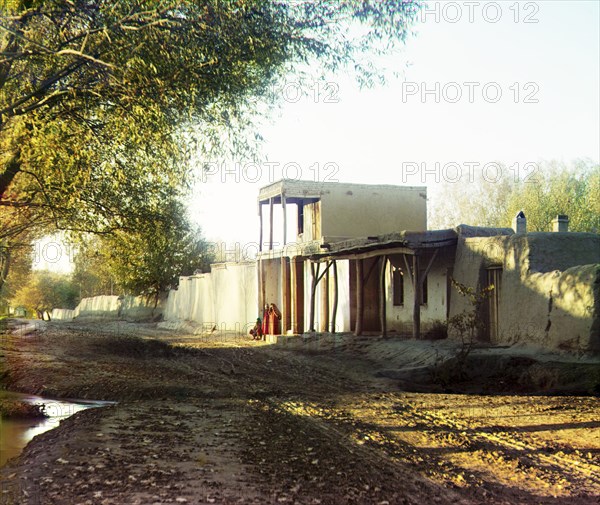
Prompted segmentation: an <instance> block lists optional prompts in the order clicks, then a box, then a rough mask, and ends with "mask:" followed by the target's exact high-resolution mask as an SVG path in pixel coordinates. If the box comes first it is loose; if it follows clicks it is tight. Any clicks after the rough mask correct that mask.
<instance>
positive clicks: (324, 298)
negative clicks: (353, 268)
mask: <svg viewBox="0 0 600 505" xmlns="http://www.w3.org/2000/svg"><path fill="white" fill-rule="evenodd" d="M329 265H331V263H329ZM329 265H328V266H327V269H326V270H325V279H324V283H321V317H322V320H321V331H324V332H325V331H328V330H329Z"/></svg>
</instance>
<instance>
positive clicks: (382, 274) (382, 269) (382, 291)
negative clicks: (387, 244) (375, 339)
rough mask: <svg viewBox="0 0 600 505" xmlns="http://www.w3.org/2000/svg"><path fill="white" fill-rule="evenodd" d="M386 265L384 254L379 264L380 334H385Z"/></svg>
mask: <svg viewBox="0 0 600 505" xmlns="http://www.w3.org/2000/svg"><path fill="white" fill-rule="evenodd" d="M386 267H387V256H386V255H385V254H384V255H383V256H382V257H381V265H380V270H379V321H380V324H381V335H382V336H384V337H386V336H387V320H386V319H387V314H386V302H387V300H386V296H385V295H386V286H385V272H386Z"/></svg>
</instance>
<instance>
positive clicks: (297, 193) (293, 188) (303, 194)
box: [258, 179, 427, 203]
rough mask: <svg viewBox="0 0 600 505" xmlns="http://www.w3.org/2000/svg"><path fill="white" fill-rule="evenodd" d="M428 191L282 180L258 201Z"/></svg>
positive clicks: (264, 191)
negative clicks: (346, 193)
mask: <svg viewBox="0 0 600 505" xmlns="http://www.w3.org/2000/svg"><path fill="white" fill-rule="evenodd" d="M344 190H346V191H349V190H351V191H353V192H354V191H373V190H381V191H384V190H385V191H421V192H422V191H427V187H426V186H399V185H393V184H357V183H352V182H335V181H310V180H309V181H304V180H298V179H281V180H279V181H276V182H274V183H272V184H269V185H268V186H264V187H262V188H260V190H259V192H258V201H259V202H264V201H268V200H269V199H271V198H274V199H275V200H276V203H279V202H281V195H285V197H286V200H287V201H289V202H290V203H294V202H297V201H299V200H314V201H317V200H319V199H320V198H321V196H322V195H323V194H325V193H330V192H331V191H344Z"/></svg>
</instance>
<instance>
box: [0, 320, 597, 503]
mask: <svg viewBox="0 0 600 505" xmlns="http://www.w3.org/2000/svg"><path fill="white" fill-rule="evenodd" d="M411 345H412V344H410V343H409V342H403V341H397V342H395V341H385V342H383V341H382V340H381V339H377V338H372V337H365V338H361V339H356V338H354V337H350V336H340V337H328V338H322V339H320V340H318V341H315V340H310V341H304V340H302V339H296V340H295V341H293V342H291V343H289V344H287V345H278V346H272V345H266V344H264V343H256V342H252V341H251V340H249V339H247V338H245V337H244V338H238V339H231V338H229V337H227V338H221V337H220V336H215V335H210V336H206V337H205V338H204V337H198V336H186V335H179V334H175V333H172V332H166V331H160V330H158V329H156V328H155V327H154V326H153V325H131V324H125V323H88V324H83V323H78V324H73V323H68V324H67V323H52V324H49V325H44V326H43V327H37V328H35V327H34V328H29V329H27V330H21V331H18V332H16V333H12V334H5V335H3V336H2V342H1V349H0V353H1V354H2V358H1V359H2V360H3V366H4V370H3V371H1V372H0V373H2V382H3V385H4V386H5V387H7V388H10V389H13V390H18V391H23V392H28V393H37V394H42V395H45V396H50V397H62V398H87V399H95V400H114V401H117V402H118V404H117V405H114V406H110V407H105V408H100V409H91V410H87V411H84V412H80V413H78V414H76V415H74V416H73V417H70V418H69V419H67V420H66V421H63V422H62V423H61V424H60V426H59V427H58V428H57V429H54V430H52V431H50V432H47V433H45V434H43V435H40V436H38V437H36V438H35V439H34V440H33V441H32V442H31V443H30V444H29V445H28V447H27V448H26V449H25V451H24V452H23V454H22V455H21V456H20V457H19V458H17V459H14V460H12V461H11V462H10V463H9V464H8V465H7V466H6V467H4V468H2V469H1V470H0V486H1V491H2V492H1V494H0V504H5V503H7V504H8V503H10V504H13V503H19V504H20V503H23V504H36V505H37V504H67V503H69V504H134V503H139V504H153V503H155V504H163V503H190V504H192V503H193V504H197V503H227V504H229V503H231V504H233V503H261V504H262V503H298V504H317V503H322V504H327V503H331V504H338V503H340V504H343V503H357V504H366V503H369V504H370V503H373V504H381V505H383V504H386V503H387V504H402V503H406V504H425V503H441V504H443V503H462V504H479V503H495V504H500V503H502V504H511V505H513V504H519V503H523V504H559V503H560V504H567V503H568V504H586V505H588V504H592V503H600V401H599V399H598V398H597V397H594V396H536V395H531V394H524V393H523V392H522V391H521V394H518V395H514V394H508V393H509V392H510V388H511V387H512V386H511V385H510V384H508V385H505V386H503V389H502V390H503V391H505V394H487V395H481V394H479V395H478V394H469V395H466V394H455V393H453V394H451V393H448V392H444V391H448V390H449V388H448V387H447V385H446V386H445V385H441V386H440V385H436V384H435V383H433V382H430V383H428V382H427V381H426V380H421V381H420V382H419V383H418V384H416V383H415V384H413V386H415V387H412V388H407V384H409V383H411V381H408V380H406V374H404V375H403V372H402V370H399V372H398V374H397V377H396V376H394V374H390V373H389V369H390V367H391V366H392V364H393V363H392V361H394V360H392V359H391V357H394V356H399V355H401V354H403V353H404V354H405V355H407V353H408V349H410V346H411ZM427 345H429V344H427ZM427 345H426V344H423V347H420V348H418V349H417V350H418V352H419V353H421V354H423V353H427V352H429V353H431V352H435V353H439V352H441V350H444V352H447V353H451V351H452V349H451V345H450V344H438V345H437V347H436V346H435V345H434V344H431V349H430V350H429V351H427V349H429V348H428V347H427ZM384 348H385V349H394V352H391V351H390V352H388V351H386V352H381V349H384ZM411 352H412V354H410V353H409V354H410V356H409V357H410V359H408V361H410V363H414V362H415V360H416V358H414V356H416V354H415V352H416V351H415V348H414V346H413V348H412V350H411ZM394 353H395V354H394ZM417 354H418V353H417ZM394 359H396V358H394ZM397 361H398V360H397V359H396V365H397ZM417 361H418V360H417ZM520 362H521V361H520ZM528 366H529V368H528V370H531V363H529V365H528ZM536 366H537V365H536ZM577 366H580V365H577ZM595 366H596V365H594V363H591V364H589V363H588V364H587V365H586V367H587V368H585V367H584V368H583V369H584V370H588V371H589V370H591V371H592V373H595V371H594V370H595V368H594V367H595ZM381 370H387V373H379V372H381ZM423 370H424V369H419V370H417V372H418V373H417V372H415V374H413V376H414V377H421V378H422V377H423ZM425 370H426V368H425ZM524 373H525V372H524V371H521V375H520V376H523V374H524ZM586 373H588V372H586ZM390 376H394V377H396V378H393V379H390V378H386V377H390ZM431 376H432V377H435V374H431ZM398 377H401V378H398ZM414 377H413V378H414ZM492 379H493V377H492V378H491V379H490V378H489V377H488V379H486V380H487V382H486V383H485V384H483V383H482V384H481V385H480V386H481V389H482V390H486V391H487V390H489V388H490V387H491V385H493V384H492V383H493V382H494V381H493V380H492ZM415 380H416V379H415ZM467 386H468V387H467ZM475 386H477V385H475ZM484 386H485V387H484ZM465 388H467V389H468V388H470V390H473V388H474V384H472V381H471V383H470V384H465ZM486 388H487V389H486ZM407 389H412V390H413V392H409V391H407ZM417 390H418V391H429V392H418V393H417V392H414V391H417ZM497 392H498V391H496V393H497Z"/></svg>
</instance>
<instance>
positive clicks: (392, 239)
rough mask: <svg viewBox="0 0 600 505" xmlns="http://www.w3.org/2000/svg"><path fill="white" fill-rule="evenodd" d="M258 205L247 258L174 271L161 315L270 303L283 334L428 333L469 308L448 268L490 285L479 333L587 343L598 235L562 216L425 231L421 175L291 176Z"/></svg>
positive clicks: (597, 272)
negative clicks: (369, 180) (254, 242)
mask: <svg viewBox="0 0 600 505" xmlns="http://www.w3.org/2000/svg"><path fill="white" fill-rule="evenodd" d="M257 203H258V206H257V207H258V224H259V229H258V235H259V237H258V239H259V244H260V246H259V249H260V251H259V253H258V256H257V259H256V261H246V262H243V263H234V262H231V263H220V264H215V265H212V266H211V272H210V273H205V274H200V275H198V276H193V277H182V278H180V283H179V289H178V290H173V291H171V292H170V293H169V297H168V300H167V303H166V306H165V311H164V316H165V319H166V320H167V323H169V322H171V321H173V322H176V321H179V320H190V321H193V322H194V323H196V324H201V325H202V326H204V327H209V328H213V327H214V326H216V327H217V328H219V329H224V330H232V331H240V332H245V333H247V330H248V329H249V328H250V327H251V326H252V325H253V324H254V321H255V319H256V317H257V315H260V314H261V313H262V309H261V308H262V307H263V306H264V304H265V303H275V304H277V306H278V307H279V308H280V310H281V312H282V321H281V331H282V333H292V334H299V333H304V332H308V331H311V330H314V331H331V332H354V333H355V334H357V335H360V334H373V335H381V334H384V335H386V334H394V333H395V334H405V335H412V336H413V337H414V338H440V337H445V336H446V335H447V333H448V332H447V329H448V321H449V320H450V319H451V318H453V317H454V316H456V315H457V314H461V313H462V312H463V311H469V310H472V306H471V305H470V304H469V302H468V300H467V299H466V298H464V297H463V296H461V295H460V294H459V293H458V291H457V290H456V289H455V288H454V286H453V284H452V279H456V280H457V281H458V282H460V283H462V284H465V285H467V286H470V287H473V288H475V289H476V290H482V289H484V288H485V287H487V286H489V285H493V286H494V289H493V290H492V291H491V293H490V296H489V298H487V300H486V301H485V303H484V304H482V306H481V308H480V313H479V318H480V321H482V323H483V324H482V325H481V327H480V328H478V335H477V338H479V339H480V340H482V341H487V342H490V343H491V344H513V343H516V342H521V343H530V344H537V345H540V346H544V347H548V348H565V349H572V350H592V351H600V235H598V234H590V233H571V232H569V231H568V220H567V218H566V217H565V216H559V218H557V220H556V223H555V231H553V232H547V233H527V231H526V220H525V218H524V216H522V215H520V216H518V219H517V220H516V222H515V224H514V226H513V228H514V230H513V229H511V228H500V229H499V228H479V227H471V226H466V225H460V226H458V227H457V228H455V229H448V230H427V217H426V216H427V193H426V188H424V187H408V186H391V185H363V184H345V183H337V182H336V183H334V182H310V181H292V180H282V181H278V182H275V183H273V184H270V185H269V186H266V187H263V188H262V189H260V191H259V195H258V201H257ZM515 230H516V233H515ZM291 236H293V239H289V240H288V237H291ZM450 330H451V328H450ZM449 333H450V335H449V336H450V337H451V338H453V337H456V335H454V334H453V332H452V331H450V332H449Z"/></svg>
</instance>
